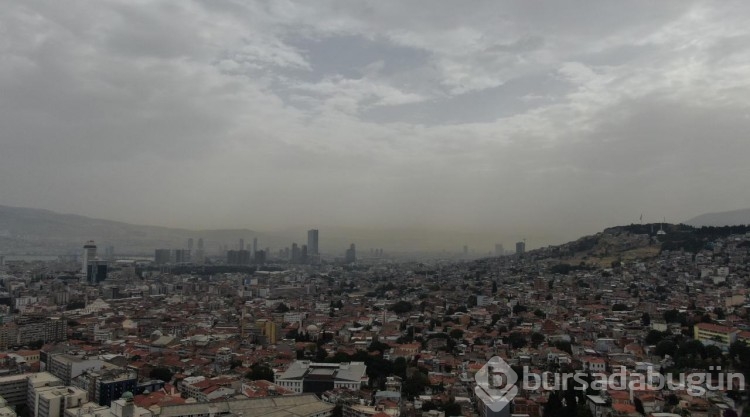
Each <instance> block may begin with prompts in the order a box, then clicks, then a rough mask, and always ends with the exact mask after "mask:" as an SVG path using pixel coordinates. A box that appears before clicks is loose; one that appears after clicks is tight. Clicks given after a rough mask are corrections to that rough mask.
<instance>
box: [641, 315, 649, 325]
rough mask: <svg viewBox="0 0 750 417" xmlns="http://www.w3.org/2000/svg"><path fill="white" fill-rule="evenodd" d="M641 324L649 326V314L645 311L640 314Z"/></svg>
mask: <svg viewBox="0 0 750 417" xmlns="http://www.w3.org/2000/svg"><path fill="white" fill-rule="evenodd" d="M641 324H642V325H644V326H650V325H651V315H650V314H648V313H647V312H646V313H643V315H641Z"/></svg>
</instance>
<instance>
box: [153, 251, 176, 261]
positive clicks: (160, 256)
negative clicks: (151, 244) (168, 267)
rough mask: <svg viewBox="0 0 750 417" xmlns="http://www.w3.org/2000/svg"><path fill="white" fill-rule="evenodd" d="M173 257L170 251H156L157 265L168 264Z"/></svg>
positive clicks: (155, 259)
mask: <svg viewBox="0 0 750 417" xmlns="http://www.w3.org/2000/svg"><path fill="white" fill-rule="evenodd" d="M171 257H172V251H171V250H169V249H156V250H155V251H154V263H155V264H157V265H165V264H168V263H169V262H170V260H171Z"/></svg>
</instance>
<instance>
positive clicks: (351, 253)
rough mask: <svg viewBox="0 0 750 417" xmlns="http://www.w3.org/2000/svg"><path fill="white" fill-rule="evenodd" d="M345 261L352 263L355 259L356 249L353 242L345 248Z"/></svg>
mask: <svg viewBox="0 0 750 417" xmlns="http://www.w3.org/2000/svg"><path fill="white" fill-rule="evenodd" d="M345 261H346V263H348V264H353V263H354V262H356V261H357V249H356V247H355V246H354V243H352V244H351V245H350V246H349V249H347V250H346V255H345Z"/></svg>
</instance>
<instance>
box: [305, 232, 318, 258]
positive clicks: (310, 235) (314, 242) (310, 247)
mask: <svg viewBox="0 0 750 417" xmlns="http://www.w3.org/2000/svg"><path fill="white" fill-rule="evenodd" d="M307 252H308V253H309V254H310V255H313V256H315V255H319V254H320V252H318V229H311V230H308V231H307Z"/></svg>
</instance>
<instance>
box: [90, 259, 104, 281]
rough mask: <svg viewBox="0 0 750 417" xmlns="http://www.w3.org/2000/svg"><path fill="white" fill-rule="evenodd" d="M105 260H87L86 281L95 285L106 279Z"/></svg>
mask: <svg viewBox="0 0 750 417" xmlns="http://www.w3.org/2000/svg"><path fill="white" fill-rule="evenodd" d="M107 270H108V267H107V261H96V260H95V261H89V264H88V266H87V267H86V281H87V282H88V283H89V284H91V285H96V284H98V283H100V282H102V281H105V280H106V279H107Z"/></svg>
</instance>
